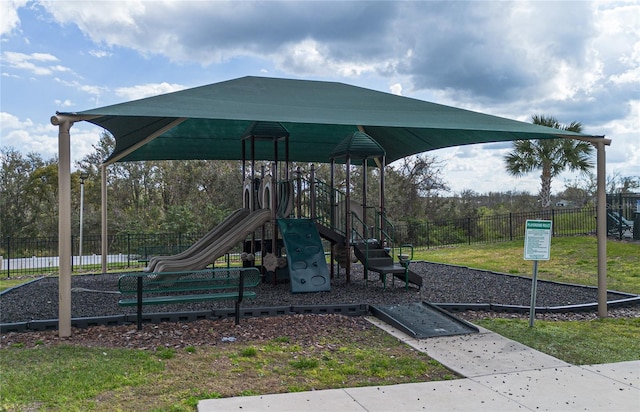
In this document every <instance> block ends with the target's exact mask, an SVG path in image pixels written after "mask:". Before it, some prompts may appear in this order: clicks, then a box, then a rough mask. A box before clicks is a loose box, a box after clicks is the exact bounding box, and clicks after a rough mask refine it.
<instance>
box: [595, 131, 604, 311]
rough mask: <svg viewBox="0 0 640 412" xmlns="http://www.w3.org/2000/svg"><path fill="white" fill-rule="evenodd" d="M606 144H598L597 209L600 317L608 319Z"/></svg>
mask: <svg viewBox="0 0 640 412" xmlns="http://www.w3.org/2000/svg"><path fill="white" fill-rule="evenodd" d="M604 145H605V142H602V143H600V142H599V143H597V144H596V149H597V167H598V169H597V175H596V179H597V183H598V195H597V208H596V214H597V219H596V224H597V228H596V235H597V237H598V317H600V318H606V317H607V195H606V183H605V176H606V175H605V173H606V171H605V151H604Z"/></svg>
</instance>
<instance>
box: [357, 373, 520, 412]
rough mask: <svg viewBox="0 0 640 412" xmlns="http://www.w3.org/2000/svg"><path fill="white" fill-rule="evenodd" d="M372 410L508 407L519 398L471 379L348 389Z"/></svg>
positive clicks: (507, 408)
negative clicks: (512, 398)
mask: <svg viewBox="0 0 640 412" xmlns="http://www.w3.org/2000/svg"><path fill="white" fill-rule="evenodd" d="M345 391H347V392H348V393H349V394H350V395H351V396H352V397H353V398H354V399H356V401H357V402H358V403H359V404H361V405H362V406H363V408H364V409H363V410H366V411H368V412H388V411H402V412H412V411H425V410H428V411H473V412H476V411H491V412H494V411H506V410H516V409H518V408H519V405H518V403H517V402H514V401H512V400H510V399H509V398H507V397H504V396H501V395H500V394H498V393H496V392H495V391H493V390H491V389H489V388H486V387H484V386H482V385H480V384H478V383H476V382H474V381H472V380H470V379H458V380H453V381H440V382H425V383H408V384H402V385H392V386H372V387H363V388H353V389H345Z"/></svg>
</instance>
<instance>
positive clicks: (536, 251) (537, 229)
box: [524, 220, 552, 327]
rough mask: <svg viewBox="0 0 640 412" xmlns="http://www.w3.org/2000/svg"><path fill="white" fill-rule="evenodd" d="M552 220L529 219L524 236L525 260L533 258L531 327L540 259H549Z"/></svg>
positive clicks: (534, 309) (534, 311)
mask: <svg viewBox="0 0 640 412" xmlns="http://www.w3.org/2000/svg"><path fill="white" fill-rule="evenodd" d="M551 225H552V222H551V221H550V220H527V226H526V232H525V236H524V260H533V278H532V279H531V308H530V310H529V327H533V320H534V319H535V316H536V293H537V286H538V261H539V260H549V255H550V249H551Z"/></svg>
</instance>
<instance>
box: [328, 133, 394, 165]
mask: <svg viewBox="0 0 640 412" xmlns="http://www.w3.org/2000/svg"><path fill="white" fill-rule="evenodd" d="M384 155H385V151H384V149H383V148H382V146H380V145H379V144H378V142H376V141H375V140H373V139H372V138H371V136H369V135H368V134H366V133H363V132H354V133H351V134H349V135H348V136H347V137H346V138H345V139H344V140H342V141H341V142H340V143H338V145H337V146H336V147H335V148H334V149H333V151H332V152H331V159H338V158H341V157H347V156H349V157H350V158H353V159H362V160H364V159H370V158H380V157H383V156H384Z"/></svg>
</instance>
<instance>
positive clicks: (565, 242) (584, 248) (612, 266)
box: [414, 236, 640, 294]
mask: <svg viewBox="0 0 640 412" xmlns="http://www.w3.org/2000/svg"><path fill="white" fill-rule="evenodd" d="M550 254H551V257H550V259H549V260H548V261H539V262H538V278H539V279H545V280H554V281H559V282H567V283H575V284H579V285H590V286H596V285H597V284H598V258H597V242H596V238H595V237H593V236H575V237H554V238H552V240H551V252H550ZM414 259H416V260H426V261H429V262H438V263H448V264H454V265H461V266H468V267H472V268H476V269H487V270H492V271H495V272H503V273H510V274H514V275H521V276H531V275H532V272H533V262H532V261H528V260H524V240H519V241H512V242H502V243H491V244H477V245H464V246H456V247H447V248H439V249H429V250H425V251H416V252H415V254H414ZM607 289H609V290H616V291H619V292H627V293H634V294H640V243H631V242H619V241H614V240H609V241H608V242H607Z"/></svg>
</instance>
